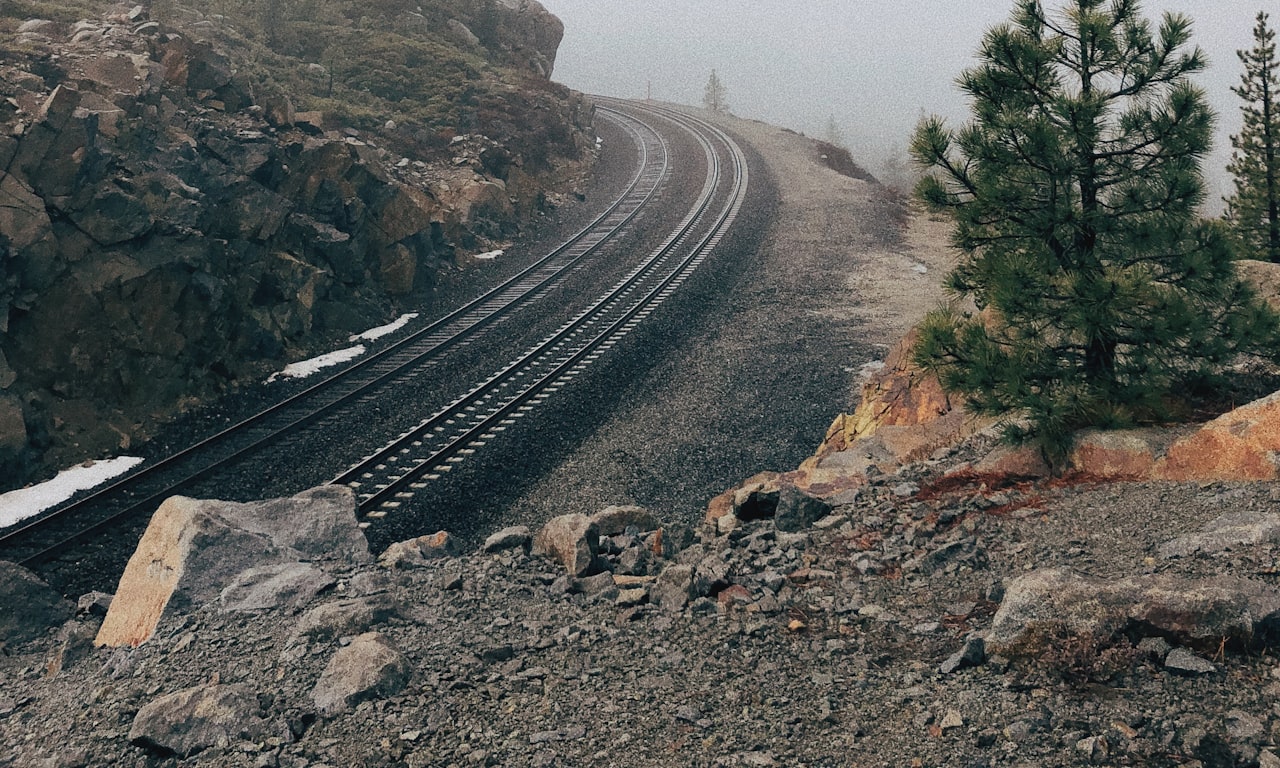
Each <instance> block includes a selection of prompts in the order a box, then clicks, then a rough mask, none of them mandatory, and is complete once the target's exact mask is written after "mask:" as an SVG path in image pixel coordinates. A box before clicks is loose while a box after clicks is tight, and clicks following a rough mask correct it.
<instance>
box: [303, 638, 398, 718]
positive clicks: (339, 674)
mask: <svg viewBox="0 0 1280 768" xmlns="http://www.w3.org/2000/svg"><path fill="white" fill-rule="evenodd" d="M411 673H412V668H411V667H410V666H409V662H408V660H406V659H405V657H404V656H402V655H401V654H400V652H399V651H398V650H396V648H395V647H394V646H393V645H391V642H390V641H389V640H387V639H386V638H385V637H383V636H382V635H380V634H378V633H377V632H367V633H365V634H363V635H360V636H358V637H356V638H355V639H354V640H352V641H351V644H350V645H348V646H346V647H345V648H339V649H338V652H337V653H335V654H334V655H333V658H332V659H330V660H329V664H328V666H326V667H325V669H324V672H323V673H321V675H320V679H319V680H318V681H317V682H316V686H315V688H314V689H312V691H311V700H312V701H313V702H314V703H315V705H316V709H317V710H318V711H319V712H320V714H322V715H325V716H332V715H336V714H339V713H341V712H344V711H346V710H347V709H349V708H350V707H353V706H355V705H356V704H359V703H360V702H362V701H367V700H369V699H374V698H384V697H387V696H393V695H395V694H397V693H399V692H400V691H401V690H402V689H403V688H404V686H405V685H406V684H407V683H408V682H409V675H410V674H411Z"/></svg>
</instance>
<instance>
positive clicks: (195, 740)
mask: <svg viewBox="0 0 1280 768" xmlns="http://www.w3.org/2000/svg"><path fill="white" fill-rule="evenodd" d="M268 737H277V738H282V739H284V740H286V741H291V740H292V739H291V738H290V733H289V726H288V725H287V724H286V723H284V722H283V721H271V720H267V719H266V718H265V717H263V715H262V712H261V708H260V707H259V704H258V697H257V694H255V693H254V692H253V690H252V689H250V688H249V687H248V686H245V685H202V686H198V687H195V688H188V689H186V690H183V691H178V692H177V693H171V694H169V695H168V696H162V697H160V698H159V699H156V700H155V701H153V702H151V703H149V704H147V705H145V706H143V707H142V709H140V710H138V714H137V715H136V716H135V717H134V718H133V725H132V726H130V728H129V740H130V741H132V742H133V743H134V744H137V745H139V746H141V747H145V748H147V749H150V750H153V751H155V752H159V753H161V754H172V755H176V756H178V757H180V758H184V757H190V756H191V755H194V754H196V753H198V752H202V751H204V750H206V749H211V748H223V749H225V748H227V747H230V746H233V745H236V744H239V743H242V742H257V741H263V740H265V739H266V738H268Z"/></svg>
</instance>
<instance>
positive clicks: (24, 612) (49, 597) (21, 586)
mask: <svg viewBox="0 0 1280 768" xmlns="http://www.w3.org/2000/svg"><path fill="white" fill-rule="evenodd" d="M0 605H2V606H4V609H3V610H0V643H25V642H28V641H30V640H34V639H36V638H38V637H42V636H44V634H45V633H46V632H48V631H49V630H50V629H52V628H54V627H57V626H60V625H61V624H62V623H63V622H64V621H66V620H67V619H69V618H71V616H72V615H73V614H75V606H74V605H72V604H71V602H70V601H68V600H64V599H63V598H62V595H60V594H58V593H57V592H55V591H54V590H53V588H52V587H50V586H49V585H48V584H45V583H44V582H43V581H41V580H40V577H39V576H37V575H35V574H34V573H32V572H31V571H28V570H27V569H26V568H23V567H22V566H20V565H18V564H16V563H10V562H8V561H5V560H0Z"/></svg>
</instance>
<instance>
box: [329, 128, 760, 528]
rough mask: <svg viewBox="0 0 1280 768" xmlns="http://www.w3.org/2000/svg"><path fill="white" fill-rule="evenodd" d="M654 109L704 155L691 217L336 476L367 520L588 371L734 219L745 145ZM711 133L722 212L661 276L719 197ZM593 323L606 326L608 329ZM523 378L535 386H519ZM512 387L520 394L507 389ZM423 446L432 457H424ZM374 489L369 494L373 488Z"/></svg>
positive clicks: (743, 182)
mask: <svg viewBox="0 0 1280 768" xmlns="http://www.w3.org/2000/svg"><path fill="white" fill-rule="evenodd" d="M648 111H650V112H653V113H657V114H660V115H661V116H663V117H665V118H666V119H668V120H670V121H671V122H674V123H676V124H677V125H680V126H681V127H682V128H684V129H685V130H686V131H689V132H690V133H691V134H692V135H693V136H694V137H695V139H697V141H698V142H699V143H700V144H701V145H702V147H703V149H704V152H705V154H706V157H707V163H708V174H707V180H706V183H705V184H704V188H703V191H702V193H701V194H700V196H699V198H698V200H697V201H696V202H695V205H694V206H693V208H692V210H691V211H690V213H689V215H688V216H686V218H685V219H684V220H683V221H682V222H681V224H680V225H679V226H678V227H677V229H676V230H675V231H674V232H673V233H672V234H671V235H670V236H669V237H668V238H667V239H666V241H664V243H663V244H662V245H661V246H659V248H658V249H657V250H655V251H654V252H653V253H652V254H651V255H650V257H649V258H648V259H646V260H645V261H644V262H643V263H642V264H641V265H640V266H638V267H637V268H636V269H635V270H634V271H633V272H632V273H631V274H630V275H628V276H627V277H626V278H624V279H623V280H622V281H620V282H619V283H618V284H617V285H615V287H614V289H613V290H611V291H610V292H609V293H608V294H606V295H605V296H604V297H602V298H601V299H599V300H598V301H597V302H596V303H595V304H594V305H592V307H590V308H588V309H587V310H585V311H584V312H583V313H581V314H580V315H578V316H577V317H575V318H574V319H573V320H571V321H569V322H568V323H566V324H565V325H564V326H562V327H561V329H560V330H559V331H557V332H556V333H554V334H552V335H551V336H549V337H547V338H546V339H544V340H543V341H542V342H540V343H539V344H537V345H535V346H534V347H532V348H531V349H529V350H528V351H527V352H526V353H525V354H524V355H522V356H521V357H519V358H517V359H516V360H515V361H513V362H511V363H510V364H508V365H507V366H505V367H504V368H502V369H500V370H499V371H497V372H496V373H494V374H493V375H492V376H490V377H489V378H488V379H486V380H485V381H484V382H482V383H480V384H479V385H477V386H476V387H474V388H473V389H472V390H471V391H470V392H468V393H467V394H466V395H464V396H462V397H461V398H459V399H458V400H455V401H454V402H453V403H451V404H450V405H449V406H447V407H445V408H444V409H442V410H441V411H439V412H437V413H436V414H433V415H432V416H431V417H429V418H428V419H425V420H424V421H423V422H421V423H420V424H419V425H418V426H417V427H415V428H414V429H412V430H409V431H408V432H405V433H404V434H402V435H401V436H400V437H399V438H397V439H396V440H395V441H393V442H392V443H391V444H389V445H387V446H385V447H384V448H382V449H381V450H379V451H377V452H375V453H374V454H372V455H371V456H369V457H367V458H366V459H365V460H363V461H361V462H360V463H358V464H357V465H356V466H354V467H352V468H351V469H349V470H347V471H346V472H344V473H342V474H341V475H339V476H338V477H336V478H334V480H333V481H332V482H333V483H335V484H346V485H349V486H351V487H352V488H354V489H355V490H356V493H357V498H358V500H359V504H360V510H361V513H362V515H363V516H364V517H365V518H366V519H376V518H379V517H383V516H385V515H386V514H387V513H388V512H389V511H391V510H394V509H396V508H398V507H400V506H402V505H403V504H404V503H406V502H407V501H408V500H409V499H410V498H412V496H413V495H414V491H416V490H420V489H421V488H423V487H425V481H429V480H433V479H438V478H439V477H440V475H441V474H443V473H445V472H448V471H450V470H451V469H452V467H453V466H455V465H456V464H457V463H460V462H461V461H463V460H464V458H465V456H466V455H469V454H471V453H474V452H475V451H476V450H477V449H478V448H480V447H482V446H483V445H485V444H486V443H487V442H488V441H489V440H492V439H494V438H496V437H497V435H498V433H499V432H501V431H503V430H505V429H506V428H507V427H508V426H511V425H513V424H514V423H515V420H516V419H518V418H520V417H521V416H523V415H524V414H526V413H528V412H529V411H531V410H532V408H533V406H534V405H536V404H538V403H540V402H543V401H545V399H546V398H547V397H548V396H549V395H550V394H551V393H552V392H554V391H557V390H558V389H559V388H560V387H561V386H563V385H564V384H565V383H567V382H568V381H569V380H570V379H572V378H573V377H575V376H577V375H578V374H579V373H582V372H583V371H584V370H585V369H586V368H587V367H588V366H589V365H590V363H591V362H593V361H594V360H596V359H598V358H599V357H600V356H601V355H602V354H603V352H604V351H606V350H607V349H609V348H611V347H612V346H614V345H615V344H616V343H617V342H618V341H619V340H620V339H621V338H622V337H623V336H625V335H626V334H627V333H628V332H630V331H631V330H632V329H633V328H635V327H636V326H637V325H638V324H639V322H640V321H642V320H643V319H644V318H646V317H647V316H648V315H649V314H650V313H651V312H653V310H654V309H655V308H656V307H657V305H659V304H661V303H662V301H664V300H665V299H666V298H667V297H669V296H670V295H671V294H672V293H673V292H674V291H675V289H676V288H678V287H679V285H680V284H681V283H683V282H684V280H685V279H687V277H688V276H689V275H690V274H692V272H693V270H695V269H696V268H697V267H698V265H699V264H701V262H702V261H703V260H704V259H705V258H706V256H707V255H708V254H709V253H710V252H711V251H712V250H713V249H714V248H715V246H716V245H717V244H718V243H719V242H720V239H721V238H722V237H723V236H724V233H725V232H726V231H727V230H728V228H729V227H730V226H731V225H732V223H733V221H734V220H735V219H736V218H737V215H738V212H739V211H740V209H741V206H742V203H743V200H744V198H745V191H746V186H747V182H748V168H747V164H746V158H745V155H744V154H743V153H742V151H741V148H740V147H738V146H737V144H736V143H735V142H734V141H733V140H732V139H731V138H729V137H728V136H727V135H726V134H725V133H724V132H723V131H720V130H719V129H718V128H716V127H714V126H712V125H710V124H708V123H706V122H704V121H701V120H697V119H696V118H693V117H691V116H689V115H685V114H683V113H679V112H674V111H670V110H659V109H649V110H648ZM704 133H706V134H710V135H711V136H713V137H715V139H716V140H717V141H718V142H719V143H720V144H721V145H722V146H723V147H724V148H725V151H726V153H727V154H728V155H729V157H730V160H731V163H730V164H731V165H732V169H731V173H732V174H733V180H732V186H731V189H730V191H729V193H728V195H727V199H726V201H725V204H724V208H723V210H722V211H721V212H720V213H719V214H718V215H717V216H715V217H714V218H715V221H714V222H712V223H711V225H710V226H709V228H708V229H707V231H706V233H705V235H704V236H703V237H702V239H701V240H700V241H699V242H698V243H697V244H696V245H694V246H693V247H692V248H690V249H689V251H688V253H687V254H686V255H685V256H684V257H683V258H681V259H679V260H678V262H677V263H676V264H675V265H674V266H672V267H671V268H669V269H667V270H666V271H665V272H664V271H661V270H660V267H661V265H662V264H663V263H665V262H666V261H667V260H668V259H669V257H670V256H671V255H672V254H673V253H675V252H676V251H677V250H678V249H679V247H680V246H682V245H683V244H684V243H685V241H686V240H688V239H690V236H691V234H692V233H693V232H694V231H695V230H697V229H699V227H700V225H701V224H702V223H703V219H704V217H705V216H706V214H707V212H708V211H709V210H710V207H711V204H712V202H713V200H714V199H716V198H717V197H718V196H719V192H720V191H721V190H720V178H721V176H722V173H723V172H722V168H721V165H722V163H721V160H720V157H719V153H718V152H717V151H716V149H715V148H714V147H713V146H712V144H711V142H710V141H708V139H707V138H706V137H705V136H704V135H703V134H704ZM655 279H656V281H655ZM646 281H650V282H651V283H652V284H651V285H648V287H647V290H645V292H644V294H643V296H642V297H640V298H639V299H635V300H631V301H629V302H628V301H627V300H626V299H627V297H628V296H630V295H631V294H633V293H635V292H637V291H638V290H641V289H642V288H643V286H645V283H646ZM610 311H613V312H616V313H617V314H616V316H611V315H610V314H609V313H610ZM592 326H602V329H593V328H592ZM589 330H593V331H594V335H593V336H590V337H588V338H583V339H578V340H576V341H575V340H574V337H575V336H584V337H586V336H587V333H588V331H589ZM566 347H567V348H568V349H566ZM538 369H541V370H540V371H539V370H538ZM535 371H538V372H537V373H535ZM521 377H527V379H528V380H527V381H525V382H520V386H518V387H517V386H513V385H516V384H517V380H518V379H519V378H521ZM508 388H513V389H517V390H518V391H516V392H514V393H511V392H504V391H503V390H506V389H508ZM460 421H461V422H462V425H461V426H459V422H460ZM451 432H452V434H450V433H451ZM424 449H425V450H427V451H428V452H427V453H426V454H425V455H423V451H424ZM369 486H372V488H371V489H369V490H366V488H367V487H369ZM366 524H367V523H366Z"/></svg>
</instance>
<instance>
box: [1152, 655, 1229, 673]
mask: <svg viewBox="0 0 1280 768" xmlns="http://www.w3.org/2000/svg"><path fill="white" fill-rule="evenodd" d="M1164 666H1165V669H1168V670H1170V671H1172V672H1177V673H1178V674H1182V675H1188V676H1194V675H1207V674H1209V673H1210V672H1216V671H1218V668H1217V667H1215V666H1213V664H1211V663H1210V662H1209V661H1208V660H1207V659H1202V658H1200V657H1199V656H1197V655H1195V654H1194V653H1192V652H1191V651H1188V650H1187V649H1186V648H1174V649H1173V650H1172V651H1169V655H1168V656H1166V657H1165V659H1164Z"/></svg>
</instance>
